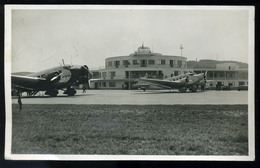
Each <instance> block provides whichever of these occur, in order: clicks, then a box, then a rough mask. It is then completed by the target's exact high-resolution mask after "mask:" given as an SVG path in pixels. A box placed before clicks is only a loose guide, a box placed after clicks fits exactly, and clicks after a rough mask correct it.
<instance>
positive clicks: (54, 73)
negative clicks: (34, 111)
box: [11, 64, 91, 97]
mask: <svg viewBox="0 0 260 168" xmlns="http://www.w3.org/2000/svg"><path fill="white" fill-rule="evenodd" d="M90 74H91V72H90V71H89V68H88V67H87V66H86V65H83V66H77V65H65V64H64V65H61V66H56V67H53V68H49V69H46V70H42V71H39V72H35V73H30V74H28V75H26V76H22V75H14V74H12V75H11V80H12V89H14V92H16V93H19V94H20V93H22V92H27V93H28V94H29V95H35V94H37V93H38V92H39V91H45V94H46V95H49V96H51V97H56V96H57V95H58V93H59V92H58V90H64V92H63V94H67V95H68V96H74V95H75V94H76V90H75V89H74V88H72V86H73V85H79V84H83V85H85V84H87V85H88V86H89V87H90V85H89V78H90V76H89V75H90ZM65 89H66V90H65Z"/></svg>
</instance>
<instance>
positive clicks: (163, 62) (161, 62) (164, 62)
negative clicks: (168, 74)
mask: <svg viewBox="0 0 260 168" xmlns="http://www.w3.org/2000/svg"><path fill="white" fill-rule="evenodd" d="M158 64H159V65H165V64H166V61H165V60H158Z"/></svg>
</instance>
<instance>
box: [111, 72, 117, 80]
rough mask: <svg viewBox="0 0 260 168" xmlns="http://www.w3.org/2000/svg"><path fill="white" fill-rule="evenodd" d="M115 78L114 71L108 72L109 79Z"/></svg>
mask: <svg viewBox="0 0 260 168" xmlns="http://www.w3.org/2000/svg"><path fill="white" fill-rule="evenodd" d="M115 76H116V72H115V71H112V72H110V77H111V79H114V77H115Z"/></svg>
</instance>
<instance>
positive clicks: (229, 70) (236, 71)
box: [193, 63, 248, 89]
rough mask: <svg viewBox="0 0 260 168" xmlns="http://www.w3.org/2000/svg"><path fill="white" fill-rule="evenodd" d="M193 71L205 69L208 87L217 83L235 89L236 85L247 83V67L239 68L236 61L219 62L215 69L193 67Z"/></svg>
mask: <svg viewBox="0 0 260 168" xmlns="http://www.w3.org/2000/svg"><path fill="white" fill-rule="evenodd" d="M193 71H194V72H195V73H201V72H206V71H207V80H208V81H211V82H210V83H209V84H208V87H209V88H212V89H215V88H216V86H217V85H220V86H222V87H223V86H227V87H230V88H231V89H232V88H234V89H237V87H238V86H242V85H248V68H239V66H238V64H236V63H219V64H216V69H206V68H201V69H199V68H194V69H193Z"/></svg>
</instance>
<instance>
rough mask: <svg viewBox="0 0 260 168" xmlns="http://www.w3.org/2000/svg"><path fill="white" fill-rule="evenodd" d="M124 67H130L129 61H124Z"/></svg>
mask: <svg viewBox="0 0 260 168" xmlns="http://www.w3.org/2000/svg"><path fill="white" fill-rule="evenodd" d="M123 65H124V66H125V67H126V68H127V67H128V65H130V62H129V61H128V60H123Z"/></svg>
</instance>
